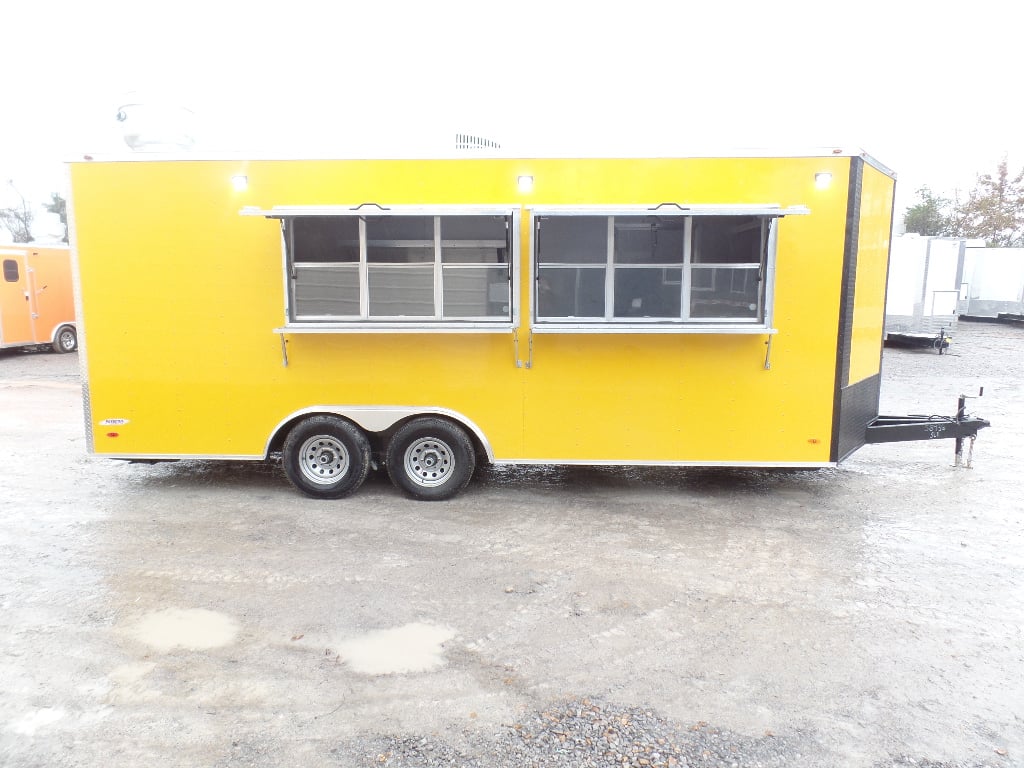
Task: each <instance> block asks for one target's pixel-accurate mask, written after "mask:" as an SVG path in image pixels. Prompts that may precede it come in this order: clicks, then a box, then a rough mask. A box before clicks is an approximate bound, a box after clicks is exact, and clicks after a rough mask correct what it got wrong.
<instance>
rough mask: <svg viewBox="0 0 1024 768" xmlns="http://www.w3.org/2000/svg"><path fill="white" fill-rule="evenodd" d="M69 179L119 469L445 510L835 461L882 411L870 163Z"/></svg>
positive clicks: (171, 163) (91, 344)
mask: <svg viewBox="0 0 1024 768" xmlns="http://www.w3.org/2000/svg"><path fill="white" fill-rule="evenodd" d="M70 173H71V187H72V209H73V219H72V221H73V233H74V249H75V252H76V254H77V265H78V273H79V280H80V288H81V314H82V318H81V319H82V327H81V331H82V341H83V352H84V355H83V359H84V363H83V365H84V368H83V371H84V378H85V381H84V386H85V404H86V419H87V425H86V430H87V435H88V441H89V446H90V448H91V451H92V452H94V453H96V454H98V455H102V456H108V457H111V458H123V459H142V460H165V459H179V458H201V457H207V458H216V459H253V460H262V459H266V458H269V457H271V456H276V455H277V454H278V453H280V454H281V455H282V457H283V464H284V468H285V471H286V473H287V475H288V477H289V479H290V480H291V481H292V482H293V483H294V484H295V485H296V486H297V487H298V488H299V489H300V490H301V491H303V492H305V493H307V494H308V495H310V496H314V497H321V498H338V497H341V496H343V495H345V494H347V493H350V492H352V491H353V490H355V489H356V488H357V487H358V486H359V485H360V483H361V482H362V481H363V479H364V478H365V476H366V473H367V470H368V467H369V466H370V465H371V463H372V462H374V461H379V462H382V463H384V464H385V465H386V467H387V469H388V472H389V474H390V476H391V477H392V479H393V480H394V482H395V483H396V485H398V486H399V487H400V488H402V489H403V490H404V491H405V492H407V493H409V494H410V495H413V496H415V497H417V498H424V499H440V498H448V497H450V496H451V495H453V494H455V493H457V492H458V491H459V490H461V489H462V488H463V487H464V486H465V485H466V483H467V482H468V481H469V479H470V476H471V474H472V471H473V468H474V465H475V464H476V463H479V462H489V463H494V464H648V465H651V464H657V465H680V466H686V465H701V466H709V465H715V466H717V465H728V466H748V467H825V466H831V465H834V464H836V463H837V462H839V461H841V460H842V459H843V458H844V457H846V456H847V455H849V454H850V453H851V452H853V451H854V450H856V449H857V448H858V447H860V446H861V445H863V444H864V443H865V442H866V441H867V440H868V438H867V428H868V426H869V425H870V424H872V422H873V421H874V420H875V418H876V417H877V416H878V401H879V382H880V363H881V351H882V328H883V313H884V305H885V285H886V271H887V265H888V255H889V243H890V232H891V225H892V210H893V187H894V178H893V174H892V173H891V172H890V171H889V170H888V169H886V168H885V167H884V166H882V165H880V164H879V163H877V162H876V161H874V160H873V159H871V158H870V157H868V156H867V155H864V154H862V153H860V152H846V151H842V150H834V151H833V150H827V151H823V152H811V153H806V154H801V155H793V156H767V155H758V156H732V157H719V156H713V157H712V156H709V157H680V158H643V159H638V158H621V159H596V158H595V159H564V158H562V159H551V158H533V159H526V158H521V159H511V158H490V157H462V158H456V159H417V160H410V159H394V160H237V159H235V160H230V159H198V158H186V159H155V158H145V159H142V158H140V157H132V158H127V159H121V160H114V161H103V160H94V159H91V158H90V159H84V160H82V161H79V162H74V163H72V164H71V168H70ZM949 436H952V435H949ZM902 439H906V438H902Z"/></svg>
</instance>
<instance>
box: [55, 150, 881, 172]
mask: <svg viewBox="0 0 1024 768" xmlns="http://www.w3.org/2000/svg"><path fill="white" fill-rule="evenodd" d="M802 157H860V158H862V159H863V160H864V161H865V162H866V163H868V164H869V165H871V166H872V167H874V168H876V169H878V170H879V171H881V172H882V173H884V174H886V175H888V176H891V177H893V178H895V176H896V174H895V172H894V171H893V170H892V169H891V168H889V167H888V166H886V165H884V164H882V163H880V162H879V161H878V160H877V159H875V158H874V157H873V156H871V155H869V154H868V153H867V152H865V151H863V150H862V149H859V148H849V147H847V148H844V147H802V148H796V147H784V148H783V147H715V148H704V149H688V150H687V149H682V148H681V149H679V150H678V151H654V152H646V153H636V152H609V153H591V154H584V153H581V154H569V153H560V152H551V151H545V152H532V153H531V152H511V151H509V152H503V151H501V150H498V151H493V150H487V151H479V150H464V151H461V152H460V151H451V152H433V153H432V152H405V151H397V152H379V153H367V152H352V153H349V154H342V153H336V154H335V153H325V154H322V155H312V154H294V153H283V152H251V153H246V152H227V151H224V152H212V151H206V152H119V153H95V154H93V153H82V154H76V155H74V156H72V157H68V158H66V159H65V162H66V163H69V164H75V163H90V162H99V163H121V162H136V163H138V162H181V161H195V162H206V161H242V160H250V161H253V160H549V159H558V160H593V159H607V160H657V159H701V158H733V159H735V158H802Z"/></svg>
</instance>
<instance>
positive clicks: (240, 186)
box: [231, 174, 249, 192]
mask: <svg viewBox="0 0 1024 768" xmlns="http://www.w3.org/2000/svg"><path fill="white" fill-rule="evenodd" d="M231 186H233V187H234V188H235V191H236V192H245V190H247V189H248V188H249V177H248V176H244V175H242V174H239V175H237V176H232V177H231Z"/></svg>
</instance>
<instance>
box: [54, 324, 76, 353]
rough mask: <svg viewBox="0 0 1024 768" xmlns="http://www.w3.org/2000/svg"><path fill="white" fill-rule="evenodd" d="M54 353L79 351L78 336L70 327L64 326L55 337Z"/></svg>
mask: <svg viewBox="0 0 1024 768" xmlns="http://www.w3.org/2000/svg"><path fill="white" fill-rule="evenodd" d="M52 346H53V351H54V352H62V353H63V352H74V351H75V350H76V349H78V334H77V333H75V329H74V328H72V327H71V326H70V325H62V326H61V327H60V328H58V329H57V334H56V335H55V336H54V337H53V344H52Z"/></svg>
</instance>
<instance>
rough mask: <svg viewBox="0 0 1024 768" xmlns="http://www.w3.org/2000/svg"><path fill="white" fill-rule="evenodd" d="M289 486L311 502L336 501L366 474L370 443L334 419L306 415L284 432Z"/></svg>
mask: <svg viewBox="0 0 1024 768" xmlns="http://www.w3.org/2000/svg"><path fill="white" fill-rule="evenodd" d="M282 454H283V459H284V472H285V474H286V475H287V476H288V479H289V480H290V481H291V483H292V485H294V486H295V487H296V488H298V489H299V490H300V491H302V492H303V493H304V494H306V495H307V496H310V497H312V498H314V499H340V498H343V497H345V496H347V495H349V494H350V493H353V492H354V491H355V490H356V489H358V488H359V486H361V485H362V484H363V481H364V480H365V479H366V473H367V472H369V471H370V441H369V440H368V439H367V438H366V435H364V434H363V432H362V431H361V430H360V429H359V428H358V427H357V426H355V425H354V424H352V423H351V422H348V421H345V420H344V419H341V418H338V417H337V416H310V417H309V418H308V419H306V420H304V421H302V422H300V423H299V424H298V425H296V426H295V427H293V428H292V431H291V432H289V433H288V437H287V438H286V439H285V441H284V447H283V449H282Z"/></svg>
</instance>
